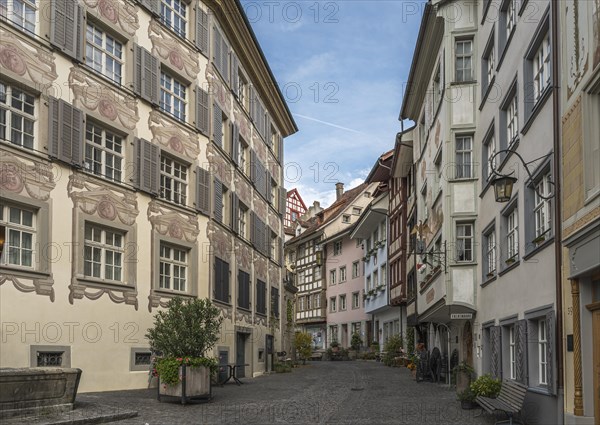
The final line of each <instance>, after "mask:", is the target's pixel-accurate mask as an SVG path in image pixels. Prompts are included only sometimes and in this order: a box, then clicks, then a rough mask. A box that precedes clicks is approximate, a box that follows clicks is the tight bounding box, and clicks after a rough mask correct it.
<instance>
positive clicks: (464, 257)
mask: <svg viewBox="0 0 600 425" xmlns="http://www.w3.org/2000/svg"><path fill="white" fill-rule="evenodd" d="M456 261H457V262H461V261H473V224H472V223H459V224H457V225H456Z"/></svg>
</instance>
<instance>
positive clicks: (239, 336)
mask: <svg viewBox="0 0 600 425" xmlns="http://www.w3.org/2000/svg"><path fill="white" fill-rule="evenodd" d="M247 336H248V334H245V333H242V332H236V339H235V364H236V365H243V364H246V337H247ZM236 375H237V377H238V378H245V377H246V368H245V367H240V368H237V370H236Z"/></svg>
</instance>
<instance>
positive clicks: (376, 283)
mask: <svg viewBox="0 0 600 425" xmlns="http://www.w3.org/2000/svg"><path fill="white" fill-rule="evenodd" d="M373 286H374V287H378V286H379V272H378V271H377V270H375V271H374V272H373Z"/></svg>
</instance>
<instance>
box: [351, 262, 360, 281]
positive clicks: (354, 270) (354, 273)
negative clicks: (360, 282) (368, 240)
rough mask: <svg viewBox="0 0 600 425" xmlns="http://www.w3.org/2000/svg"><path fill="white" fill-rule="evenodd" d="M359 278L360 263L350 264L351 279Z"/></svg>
mask: <svg viewBox="0 0 600 425" xmlns="http://www.w3.org/2000/svg"><path fill="white" fill-rule="evenodd" d="M359 276H360V261H355V262H353V263H352V279H355V278H357V277H359Z"/></svg>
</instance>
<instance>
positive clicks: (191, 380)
mask: <svg viewBox="0 0 600 425" xmlns="http://www.w3.org/2000/svg"><path fill="white" fill-rule="evenodd" d="M211 398H212V387H211V384H210V369H209V368H207V367H203V366H202V367H194V368H191V367H186V365H181V366H180V367H179V382H178V383H177V384H175V385H168V384H164V383H162V382H160V377H159V379H158V401H163V399H165V400H174V399H179V400H177V401H181V404H186V403H187V402H188V401H191V400H204V401H208V400H210V399H211Z"/></svg>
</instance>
